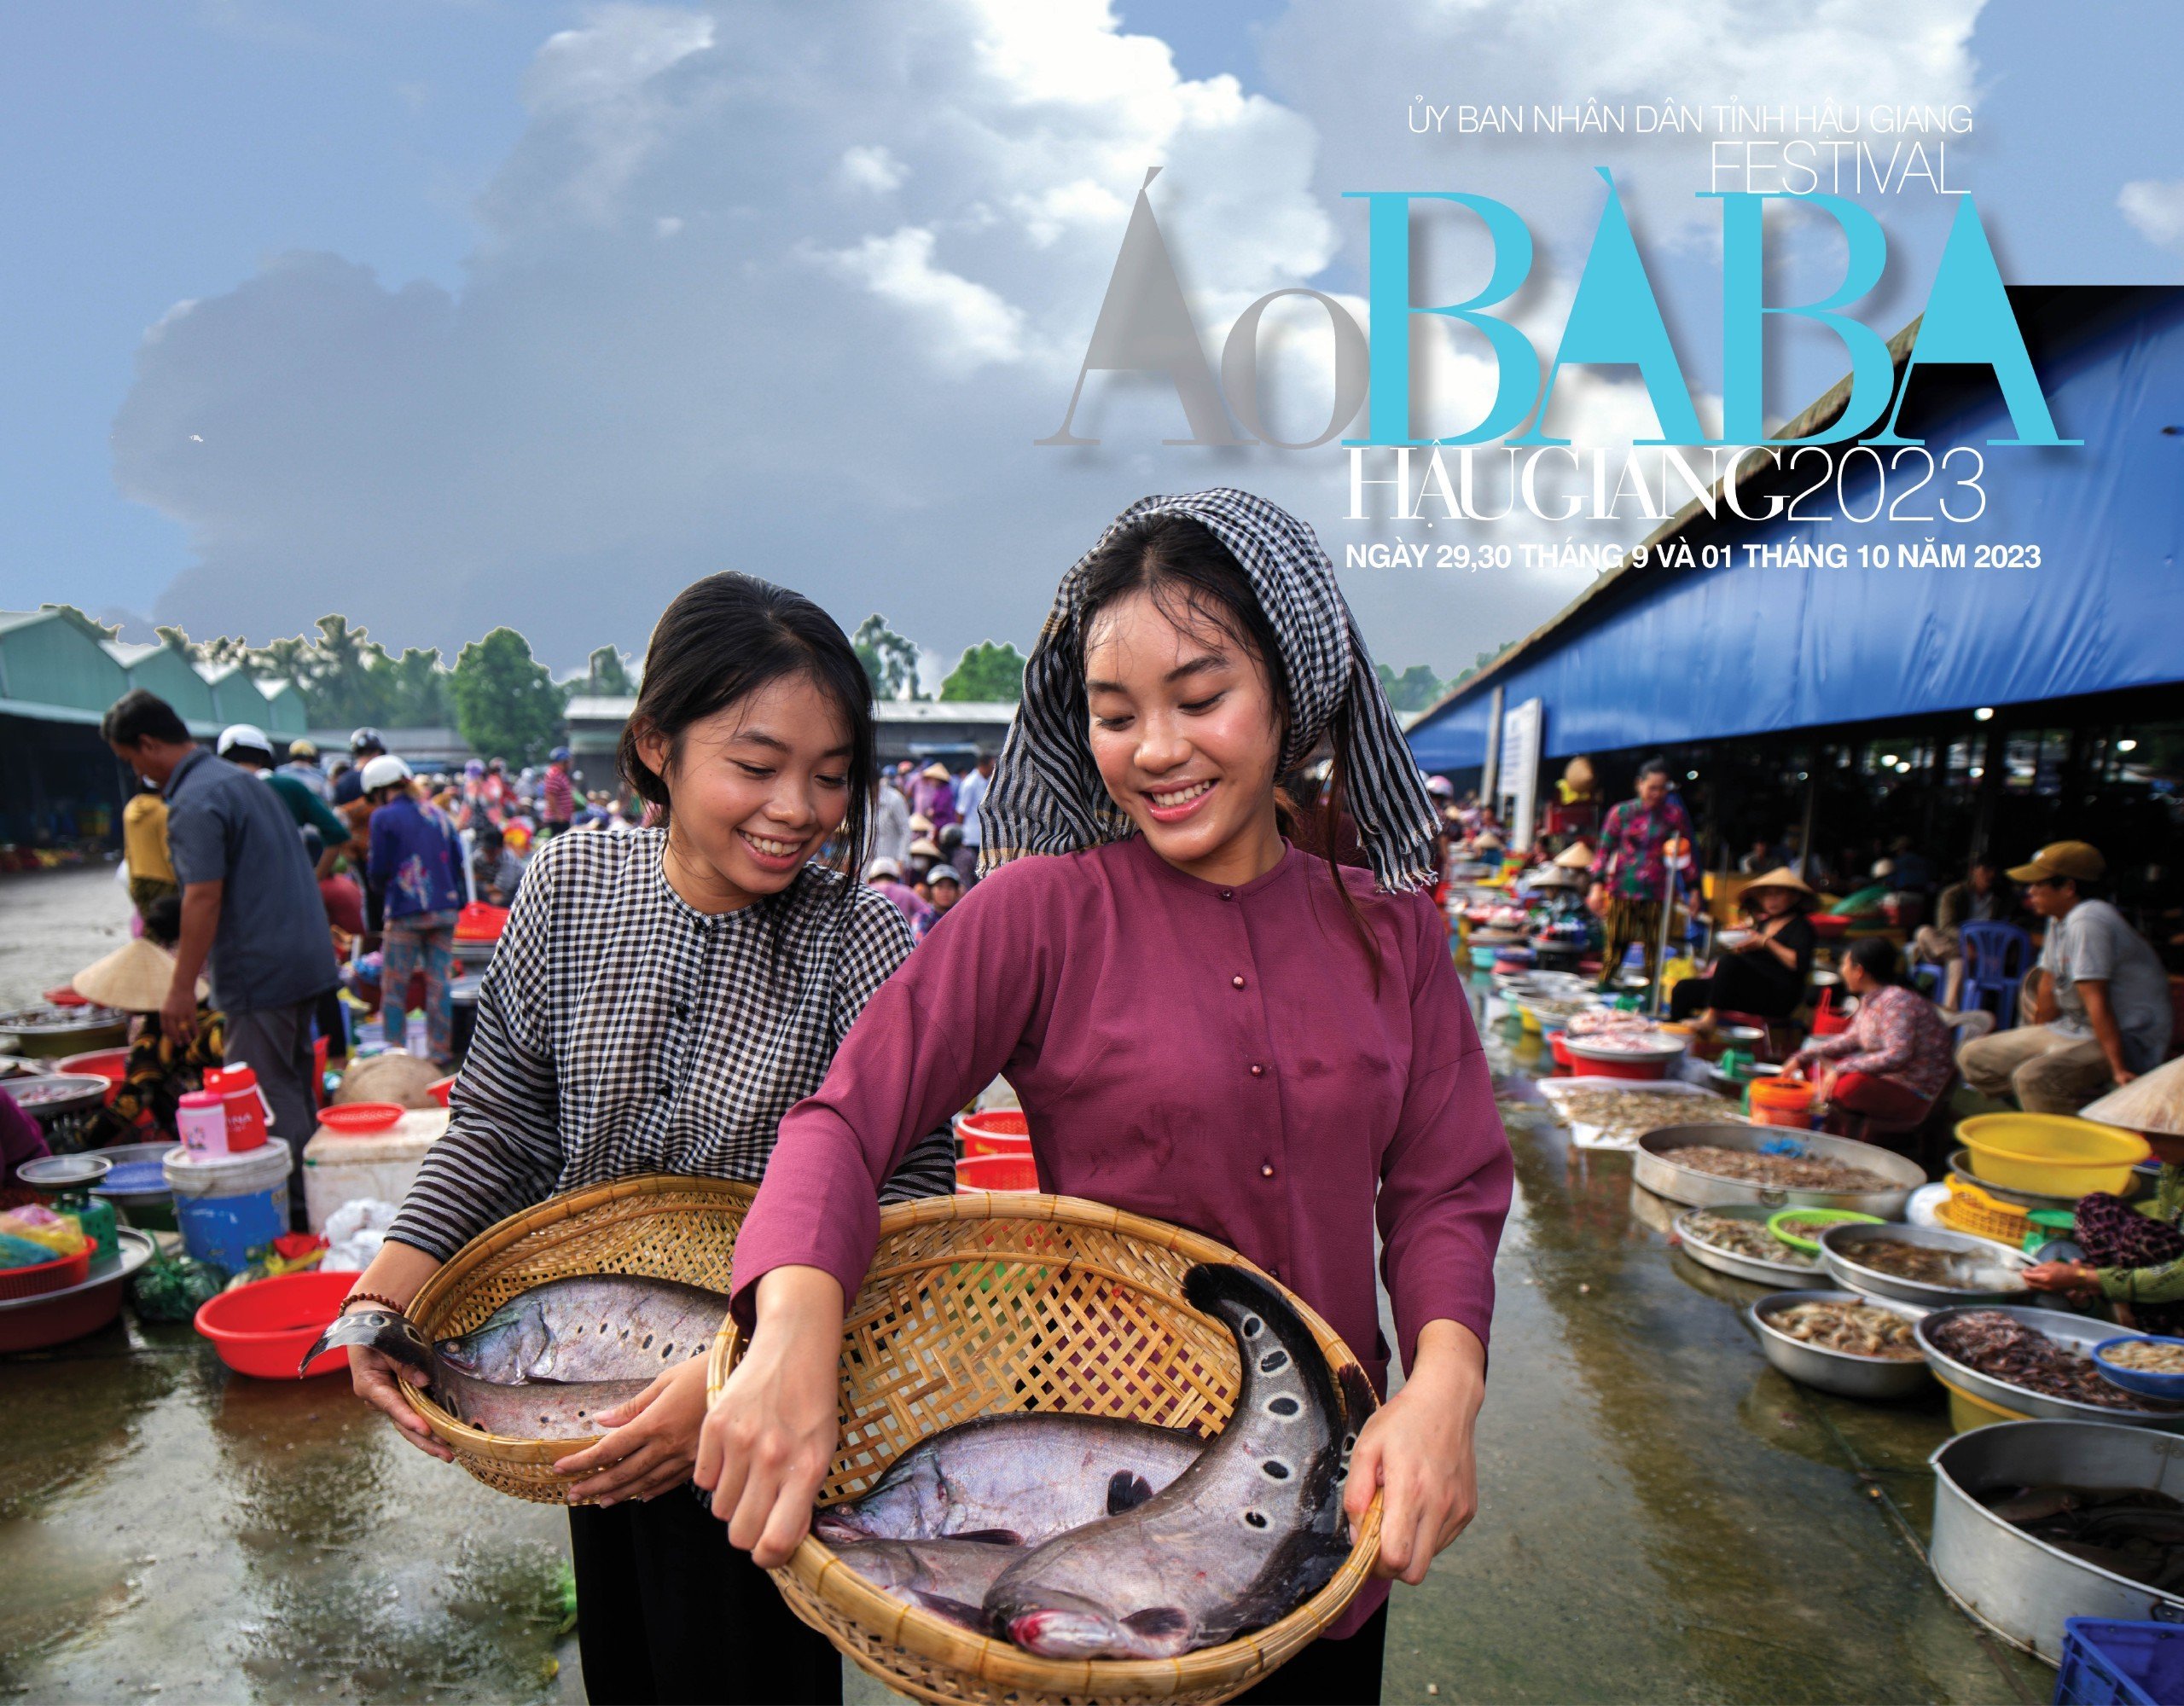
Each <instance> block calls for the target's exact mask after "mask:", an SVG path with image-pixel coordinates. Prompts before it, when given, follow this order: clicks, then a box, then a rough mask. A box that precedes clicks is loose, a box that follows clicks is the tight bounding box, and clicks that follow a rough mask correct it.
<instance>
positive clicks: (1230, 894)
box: [1221, 889, 1236, 901]
mask: <svg viewBox="0 0 2184 1706" xmlns="http://www.w3.org/2000/svg"><path fill="white" fill-rule="evenodd" d="M1221 898H1222V899H1223V900H1224V901H1233V900H1234V899H1235V898H1236V891H1235V890H1234V889H1223V890H1222V891H1221Z"/></svg>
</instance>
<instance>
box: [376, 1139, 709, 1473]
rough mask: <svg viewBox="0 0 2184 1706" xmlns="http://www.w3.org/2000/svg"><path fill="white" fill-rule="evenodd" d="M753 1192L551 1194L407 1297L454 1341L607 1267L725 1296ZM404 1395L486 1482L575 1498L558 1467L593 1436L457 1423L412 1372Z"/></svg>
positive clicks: (650, 1179) (646, 1188)
mask: <svg viewBox="0 0 2184 1706" xmlns="http://www.w3.org/2000/svg"><path fill="white" fill-rule="evenodd" d="M751 1198H752V1187H750V1186H748V1185H738V1184H734V1183H731V1182H729V1181H727V1180H722V1179H693V1178H680V1177H674V1176H671V1175H665V1174H648V1175H644V1176H642V1177H641V1178H635V1179H618V1180H615V1181H613V1182H612V1183H610V1184H605V1185H590V1186H586V1187H584V1189H582V1190H578V1191H571V1192H566V1194H565V1195H562V1196H559V1197H553V1198H549V1199H548V1200H547V1201H545V1202H543V1203H540V1204H537V1206H535V1207H533V1208H528V1209H525V1210H522V1211H521V1212H520V1213H518V1214H514V1215H510V1216H508V1218H507V1219H506V1220H504V1221H500V1222H499V1223H498V1224H497V1225H495V1226H491V1227H487V1228H486V1229H485V1231H484V1232H481V1233H479V1234H478V1236H477V1237H475V1238H473V1239H471V1240H470V1242H469V1243H468V1244H466V1245H463V1246H462V1249H461V1250H457V1251H456V1253H455V1254H454V1255H453V1256H450V1257H449V1258H448V1260H447V1261H446V1262H444V1263H442V1264H441V1266H440V1267H439V1269H438V1270H437V1271H436V1272H435V1273H434V1274H433V1277H432V1278H431V1279H429V1280H427V1281H426V1282H425V1284H424V1285H423V1287H422V1288H421V1290H420V1291H418V1293H417V1295H416V1297H415V1299H413V1300H412V1301H411V1303H410V1311H409V1313H410V1319H411V1320H414V1321H415V1322H416V1324H417V1326H418V1327H419V1329H420V1330H421V1331H422V1332H423V1333H424V1335H425V1337H426V1338H428V1339H433V1340H439V1339H444V1338H456V1337H458V1336H459V1335H461V1334H463V1333H467V1332H469V1331H470V1330H471V1329H472V1328H473V1327H475V1326H480V1325H481V1324H483V1323H484V1321H485V1319H486V1317H487V1316H489V1315H491V1314H492V1313H493V1311H494V1310H496V1309H499V1308H500V1307H501V1305H502V1304H503V1303H507V1302H508V1300H509V1299H511V1298H513V1297H519V1296H520V1295H521V1294H522V1293H524V1292H526V1291H530V1290H531V1288H532V1287H533V1286H536V1285H545V1284H546V1283H547V1282H548V1281H549V1280H571V1279H578V1278H588V1277H590V1276H591V1275H593V1274H635V1275H641V1276H642V1277H644V1278H647V1279H652V1280H680V1281H682V1282H683V1284H684V1285H702V1286H704V1287H705V1288H706V1290H708V1291H718V1292H719V1293H720V1294H721V1295H722V1297H726V1296H727V1295H728V1282H729V1268H730V1266H731V1265H732V1264H733V1262H734V1261H735V1233H736V1229H737V1228H738V1227H741V1225H742V1224H743V1216H744V1211H745V1210H747V1209H748V1208H749V1207H750V1206H751ZM402 1396H404V1398H406V1399H407V1400H409V1401H410V1407H411V1408H413V1409H415V1411H416V1412H417V1413H418V1414H419V1415H421V1416H422V1417H423V1418H424V1419H425V1423H426V1425H427V1426H428V1427H429V1428H431V1429H432V1430H433V1434H434V1435H435V1436H437V1437H438V1438H439V1441H440V1442H441V1443H442V1444H444V1445H445V1446H446V1447H447V1448H449V1449H450V1450H451V1451H453V1452H454V1454H455V1460H456V1462H457V1463H459V1464H461V1465H462V1467H463V1468H465V1469H467V1470H468V1471H470V1473H471V1474H473V1475H474V1476H476V1477H478V1478H479V1480H480V1481H482V1482H484V1483H485V1484H486V1485H487V1486H488V1487H491V1488H494V1489H495V1490H496V1491H497V1492H501V1493H509V1494H514V1496H515V1497H517V1498H519V1499H529V1500H534V1501H536V1502H537V1503H541V1504H549V1505H562V1504H566V1503H567V1502H568V1485H569V1483H567V1481H566V1479H564V1478H563V1477H561V1476H559V1475H556V1474H555V1472H554V1467H553V1465H554V1464H555V1460H556V1459H560V1458H564V1457H566V1456H567V1455H568V1454H570V1453H571V1452H572V1451H581V1450H582V1449H583V1448H584V1447H585V1446H587V1445H589V1444H590V1443H591V1442H590V1440H581V1439H578V1440H537V1439H508V1438H503V1437H502V1436H500V1435H497V1434H489V1433H485V1432H483V1431H481V1430H479V1429H477V1428H473V1427H472V1426H470V1425H468V1423H466V1422H461V1421H458V1420H456V1419H455V1418H454V1417H453V1416H451V1415H450V1414H449V1413H447V1412H446V1411H445V1410H444V1409H442V1408H441V1407H439V1405H438V1404H436V1403H434V1402H433V1401H432V1399H431V1398H429V1397H428V1396H426V1395H425V1394H424V1393H423V1392H421V1391H419V1390H417V1389H416V1388H415V1387H414V1386H412V1385H411V1384H410V1383H409V1381H408V1380H406V1379H405V1380H404V1382H403V1383H402Z"/></svg>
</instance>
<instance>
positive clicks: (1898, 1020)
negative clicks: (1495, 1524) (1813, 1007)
mask: <svg viewBox="0 0 2184 1706" xmlns="http://www.w3.org/2000/svg"><path fill="white" fill-rule="evenodd" d="M1843 987H1844V989H1848V990H1849V991H1850V993H1851V994H1852V995H1856V997H1857V998H1858V1012H1857V1015H1856V1018H1852V1019H1851V1021H1850V1030H1846V1031H1844V1032H1843V1033H1841V1034H1840V1035H1839V1036H1815V1037H1814V1038H1812V1039H1811V1040H1810V1041H1809V1042H1807V1043H1806V1044H1805V1046H1804V1047H1803V1048H1801V1049H1799V1050H1798V1053H1797V1054H1796V1056H1795V1057H1794V1058H1793V1059H1792V1060H1791V1062H1790V1064H1789V1065H1788V1066H1787V1067H1786V1068H1785V1069H1784V1071H1785V1072H1786V1073H1790V1072H1798V1073H1803V1074H1804V1076H1807V1077H1809V1078H1810V1079H1812V1081H1813V1082H1814V1083H1815V1085H1816V1086H1817V1087H1818V1088H1819V1090H1820V1094H1821V1100H1824V1101H1826V1102H1827V1105H1828V1108H1829V1113H1828V1121H1829V1126H1830V1129H1834V1126H1835V1124H1836V1123H1837V1122H1838V1121H1839V1120H1841V1118H1842V1117H1843V1116H1844V1115H1846V1114H1859V1115H1864V1116H1866V1117H1869V1118H1873V1119H1877V1120H1880V1121H1883V1122H1885V1123H1888V1124H1890V1125H1902V1124H1907V1123H1912V1122H1914V1121H1916V1120H1919V1119H1920V1118H1922V1117H1924V1116H1925V1114H1926V1110H1927V1108H1928V1107H1930V1106H1931V1105H1932V1103H1933V1100H1934V1098H1935V1097H1937V1096H1938V1095H1939V1094H1941V1093H1942V1092H1943V1090H1945V1089H1947V1088H1949V1074H1950V1072H1951V1071H1953V1070H1954V1065H1955V1059H1954V1054H1953V1052H1952V1043H1953V1038H1952V1036H1951V1034H1950V1031H1949V1027H1948V1026H1947V1025H1945V1024H1943V1023H1942V1016H1941V1013H1940V1011H1939V1009H1937V1007H1935V1006H1934V1004H1933V1003H1932V1002H1931V1001H1928V1000H1927V999H1926V997H1925V996H1924V995H1920V993H1919V992H1918V991H1917V990H1916V989H1912V988H1911V987H1910V986H1909V985H1908V984H1905V983H1904V982H1903V981H1902V966H1901V961H1900V960H1899V958H1898V956H1897V955H1896V948H1895V945H1894V944H1893V943H1891V942H1889V941H1888V940H1887V939H1886V938H1885V937H1878V936H1869V937H1865V938H1864V939H1863V940H1862V941H1859V942H1855V943H1852V944H1851V945H1850V949H1849V951H1848V952H1847V953H1846V954H1845V955H1844V959H1843ZM1815 1068H1818V1069H1819V1070H1818V1071H1817V1072H1815V1070H1814V1069H1815Z"/></svg>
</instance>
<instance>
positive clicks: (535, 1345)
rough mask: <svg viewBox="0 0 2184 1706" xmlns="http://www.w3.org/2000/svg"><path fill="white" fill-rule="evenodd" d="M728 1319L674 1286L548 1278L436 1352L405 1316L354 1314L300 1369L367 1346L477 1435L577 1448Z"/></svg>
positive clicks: (721, 1300) (690, 1288)
mask: <svg viewBox="0 0 2184 1706" xmlns="http://www.w3.org/2000/svg"><path fill="white" fill-rule="evenodd" d="M727 1313H728V1299H727V1298H726V1297H723V1295H722V1294H720V1293H719V1292H717V1291H705V1290H702V1289H701V1288H700V1287H698V1286H695V1285H678V1284H677V1283H676V1282H674V1281H672V1280H648V1279H643V1278H639V1277H634V1276H630V1275H624V1274H601V1275H597V1276H594V1277H589V1278H584V1279H575V1280H549V1281H548V1282H547V1283H546V1284H545V1285H537V1286H533V1287H532V1288H531V1290H530V1291H526V1292H523V1293H521V1294H520V1296H518V1297H513V1298H511V1299H509V1300H508V1302H507V1303H503V1304H502V1306H501V1307H500V1308H499V1309H496V1310H495V1311H494V1312H493V1314H491V1316H489V1317H488V1318H487V1319H486V1320H485V1321H483V1322H481V1323H480V1324H479V1326H476V1327H473V1329H472V1330H471V1331H470V1332H467V1333H464V1334H463V1335H462V1337H461V1338H444V1339H442V1340H440V1341H439V1343H437V1344H433V1343H427V1341H426V1339H425V1336H424V1335H423V1334H422V1333H421V1332H419V1331H418V1329H417V1327H416V1326H415V1323H414V1322H412V1321H411V1320H410V1319H409V1318H408V1317H407V1316H404V1315H398V1314H394V1313H392V1311H390V1310H386V1309H359V1310H357V1312H356V1313H355V1314H348V1315H344V1316H342V1317H341V1319H340V1320H337V1321H336V1322H334V1325H333V1326H331V1327H329V1328H328V1329H327V1331H326V1332H325V1333H324V1334H323V1335H322V1336H321V1338H320V1339H319V1341H318V1343H316V1344H314V1345H313V1346H312V1347H311V1349H310V1351H309V1352H308V1353H306V1355H305V1358H304V1362H305V1365H308V1364H309V1363H310V1361H311V1358H312V1357H315V1356H317V1355H319V1354H320V1352H322V1351H324V1350H328V1349H333V1348H334V1346H337V1345H344V1344H354V1345H365V1346H369V1348H371V1349H375V1350H378V1351H382V1352H384V1353H386V1355H389V1356H392V1357H393V1358H395V1359H396V1360H397V1361H401V1362H404V1363H406V1364H408V1365H409V1366H410V1367H412V1368H415V1370H416V1371H417V1372H418V1373H419V1374H420V1375H421V1377H422V1379H421V1382H420V1384H422V1385H424V1386H426V1387H427V1388H428V1389H429V1390H430V1391H431V1392H432V1395H433V1399H434V1401H437V1402H438V1403H439V1405H440V1406H441V1407H443V1408H444V1409H445V1410H446V1411H447V1412H448V1413H450V1414H451V1415H453V1416H455V1417H456V1418H457V1419H460V1420H462V1421H465V1422H468V1423H469V1424H470V1425H471V1426H473V1427H475V1428H480V1429H483V1430H485V1432H487V1433H492V1434H498V1435H500V1436H502V1437H504V1438H508V1439H582V1438H584V1437H585V1436H588V1435H591V1434H595V1433H601V1432H604V1431H605V1430H604V1429H603V1428H602V1427H601V1425H600V1424H599V1422H598V1420H597V1417H598V1414H599V1413H600V1412H601V1411H602V1410H608V1409H612V1408H613V1407H614V1406H615V1405H617V1404H619V1403H623V1402H624V1401H627V1400H629V1399H630V1398H634V1397H635V1396H636V1395H637V1394H638V1393H640V1392H642V1390H644V1389H645V1388H646V1387H647V1386H648V1385H649V1384H651V1383H652V1382H653V1380H654V1379H655V1378H658V1377H659V1375H661V1374H663V1373H665V1372H666V1371H667V1370H668V1369H670V1368H671V1367H674V1366H675V1365H676V1364H677V1362H687V1361H689V1359H690V1358H692V1357H693V1356H696V1355H700V1354H702V1353H703V1351H704V1350H705V1349H706V1346H707V1345H709V1344H710V1343H712V1337H713V1334H714V1333H715V1332H717V1331H718V1330H719V1327H720V1324H721V1321H722V1320H723V1317H724V1316H725V1315H726V1314H727Z"/></svg>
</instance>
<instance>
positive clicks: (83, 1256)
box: [0, 1243, 91, 1298]
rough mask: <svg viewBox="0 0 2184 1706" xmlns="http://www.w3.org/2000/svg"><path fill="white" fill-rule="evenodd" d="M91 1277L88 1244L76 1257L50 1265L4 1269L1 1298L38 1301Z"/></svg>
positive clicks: (0, 1270)
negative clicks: (41, 1297)
mask: <svg viewBox="0 0 2184 1706" xmlns="http://www.w3.org/2000/svg"><path fill="white" fill-rule="evenodd" d="M90 1277H91V1246H90V1245H89V1244H88V1243H87V1244H85V1245H84V1247H83V1248H82V1249H81V1250H78V1251H77V1252H76V1253H75V1254H74V1255H73V1256H55V1257H54V1258H53V1260H52V1261H50V1262H32V1263H31V1264H30V1265H29V1266H28V1267H26V1268H0V1297H8V1298H15V1297H40V1296H43V1295H44V1293H46V1292H48V1291H67V1289H68V1288H69V1287H70V1286H71V1285H82V1284H83V1283H84V1281H85V1280H88V1279H90Z"/></svg>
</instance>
